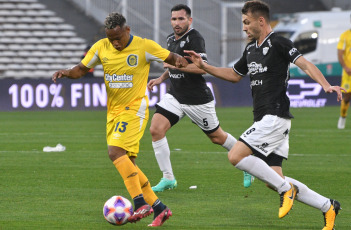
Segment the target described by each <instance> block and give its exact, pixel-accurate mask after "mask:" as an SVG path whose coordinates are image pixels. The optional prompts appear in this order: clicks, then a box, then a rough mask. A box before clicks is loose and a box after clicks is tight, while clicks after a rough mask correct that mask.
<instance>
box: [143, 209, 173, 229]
mask: <svg viewBox="0 0 351 230" xmlns="http://www.w3.org/2000/svg"><path fill="white" fill-rule="evenodd" d="M170 216H172V211H171V210H170V209H169V208H167V207H166V208H165V209H164V210H163V211H162V212H161V213H160V214H158V216H156V217H155V219H154V220H153V221H152V223H151V224H149V225H148V226H149V227H158V226H161V225H162V224H163V223H164V222H165V221H166V220H168V219H169V217H170Z"/></svg>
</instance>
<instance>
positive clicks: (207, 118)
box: [157, 93, 219, 133]
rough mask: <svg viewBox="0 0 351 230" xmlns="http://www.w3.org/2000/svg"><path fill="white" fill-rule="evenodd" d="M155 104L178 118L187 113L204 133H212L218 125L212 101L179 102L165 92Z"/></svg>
mask: <svg viewBox="0 0 351 230" xmlns="http://www.w3.org/2000/svg"><path fill="white" fill-rule="evenodd" d="M157 105H158V106H160V107H162V108H163V109H165V110H167V111H169V112H171V113H173V114H175V115H177V116H178V117H179V120H181V119H182V118H183V117H184V116H185V115H187V116H188V117H189V118H190V119H191V120H192V121H193V122H194V123H195V124H196V125H197V126H199V127H200V128H201V129H202V130H203V131H204V132H205V133H212V132H214V131H216V130H217V128H218V127H219V121H218V118H217V114H216V109H215V104H214V101H211V102H209V103H206V104H202V105H186V104H180V103H179V102H178V100H177V99H176V98H174V97H173V96H172V95H171V94H168V93H167V94H165V95H164V96H163V97H162V99H161V101H160V102H159V103H157Z"/></svg>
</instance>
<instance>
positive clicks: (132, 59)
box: [127, 54, 138, 67]
mask: <svg viewBox="0 0 351 230" xmlns="http://www.w3.org/2000/svg"><path fill="white" fill-rule="evenodd" d="M127 64H128V65H129V66H130V67H135V66H137V65H138V55H136V54H130V55H129V56H128V57H127Z"/></svg>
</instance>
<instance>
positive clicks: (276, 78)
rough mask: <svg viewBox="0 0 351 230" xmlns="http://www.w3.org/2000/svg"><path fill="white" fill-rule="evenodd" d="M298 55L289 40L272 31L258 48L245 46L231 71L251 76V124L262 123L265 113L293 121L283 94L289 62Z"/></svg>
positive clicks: (249, 45)
mask: <svg viewBox="0 0 351 230" xmlns="http://www.w3.org/2000/svg"><path fill="white" fill-rule="evenodd" d="M300 56H301V54H300V52H299V51H298V50H297V49H296V48H295V47H294V45H293V43H292V42H291V41H290V40H289V39H286V38H284V37H281V36H278V35H277V34H275V33H274V32H271V33H270V34H269V35H268V36H267V37H266V39H265V40H264V41H263V43H262V44H261V45H260V46H258V45H257V42H256V41H252V42H250V43H248V44H247V46H246V48H245V50H244V52H243V56H242V57H241V58H240V60H239V61H238V62H237V63H235V65H234V66H233V69H234V71H235V72H236V73H238V74H239V75H241V76H245V75H246V74H249V75H250V82H251V84H250V87H251V90H252V97H253V109H254V110H253V112H254V121H259V120H261V119H262V117H263V116H264V115H266V114H271V115H277V116H279V117H283V118H293V116H292V115H291V113H290V100H289V98H288V96H287V95H286V91H287V87H288V80H289V79H290V74H289V66H290V62H291V63H295V61H296V60H297V58H299V57H300Z"/></svg>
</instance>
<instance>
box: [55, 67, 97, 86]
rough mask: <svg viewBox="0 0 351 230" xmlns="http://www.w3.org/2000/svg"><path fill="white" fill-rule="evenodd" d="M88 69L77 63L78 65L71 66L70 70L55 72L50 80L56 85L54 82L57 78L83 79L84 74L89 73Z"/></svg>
mask: <svg viewBox="0 0 351 230" xmlns="http://www.w3.org/2000/svg"><path fill="white" fill-rule="evenodd" d="M89 70H90V69H89V68H87V67H86V66H85V65H83V64H82V63H79V64H78V65H75V66H73V67H72V68H70V69H61V70H58V71H56V72H55V73H54V74H53V75H52V80H53V81H54V82H55V83H56V80H57V79H58V78H63V77H67V78H71V79H77V78H81V77H83V76H84V75H85V74H86V73H88V72H89Z"/></svg>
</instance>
